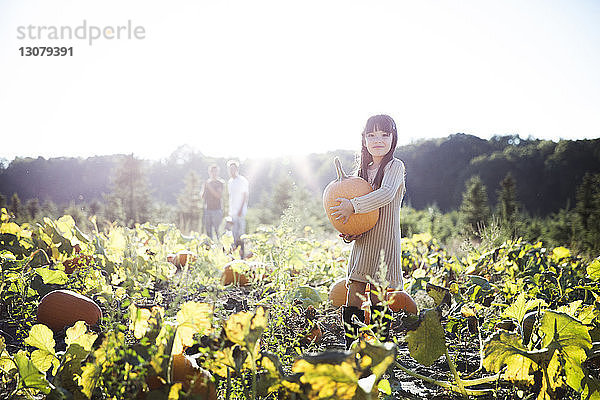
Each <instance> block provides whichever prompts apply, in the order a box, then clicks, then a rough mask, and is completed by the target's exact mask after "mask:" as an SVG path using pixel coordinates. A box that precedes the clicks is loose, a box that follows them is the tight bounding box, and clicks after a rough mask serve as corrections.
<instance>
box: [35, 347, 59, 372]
mask: <svg viewBox="0 0 600 400" xmlns="http://www.w3.org/2000/svg"><path fill="white" fill-rule="evenodd" d="M31 362H32V363H33V365H35V367H36V368H37V369H39V370H40V371H41V372H44V373H45V372H47V371H48V370H49V369H50V367H52V366H54V368H53V370H52V373H53V374H55V373H56V370H57V369H58V367H59V366H60V361H58V359H57V358H56V357H55V356H54V354H51V353H48V352H47V351H46V350H34V351H33V352H32V353H31Z"/></svg>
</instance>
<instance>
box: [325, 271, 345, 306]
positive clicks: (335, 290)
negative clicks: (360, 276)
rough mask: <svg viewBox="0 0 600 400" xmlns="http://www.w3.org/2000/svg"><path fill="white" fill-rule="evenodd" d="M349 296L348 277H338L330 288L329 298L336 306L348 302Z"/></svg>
mask: <svg viewBox="0 0 600 400" xmlns="http://www.w3.org/2000/svg"><path fill="white" fill-rule="evenodd" d="M347 297H348V288H347V287H346V278H341V279H338V280H337V281H335V282H334V283H333V285H331V288H330V289H329V300H330V301H331V303H332V304H333V306H334V307H335V308H338V307H341V306H343V305H344V304H346V298H347Z"/></svg>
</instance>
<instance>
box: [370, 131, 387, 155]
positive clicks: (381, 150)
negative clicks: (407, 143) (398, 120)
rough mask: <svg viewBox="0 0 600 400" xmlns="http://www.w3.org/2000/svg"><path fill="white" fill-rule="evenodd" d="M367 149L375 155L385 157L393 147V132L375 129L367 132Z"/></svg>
mask: <svg viewBox="0 0 600 400" xmlns="http://www.w3.org/2000/svg"><path fill="white" fill-rule="evenodd" d="M365 144H366V145H367V150H368V151H369V153H370V154H371V155H372V156H373V157H383V156H385V155H386V154H387V153H388V152H389V151H390V149H391V148H392V134H391V133H388V132H384V131H380V130H377V131H374V132H369V133H367V134H365Z"/></svg>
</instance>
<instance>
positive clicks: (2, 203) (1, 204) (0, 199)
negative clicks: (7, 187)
mask: <svg viewBox="0 0 600 400" xmlns="http://www.w3.org/2000/svg"><path fill="white" fill-rule="evenodd" d="M0 208H6V197H4V195H3V194H2V193H0Z"/></svg>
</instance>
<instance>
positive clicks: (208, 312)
mask: <svg viewBox="0 0 600 400" xmlns="http://www.w3.org/2000/svg"><path fill="white" fill-rule="evenodd" d="M212 312H213V306H212V305H210V304H206V303H198V302H194V301H188V302H186V303H184V304H183V305H182V306H181V308H180V309H179V312H177V324H178V326H177V333H176V334H175V342H174V343H173V354H181V353H182V352H183V349H184V347H189V346H192V345H193V344H194V335H195V334H197V333H199V334H207V333H209V332H210V331H211V328H212V325H211V319H212Z"/></svg>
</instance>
